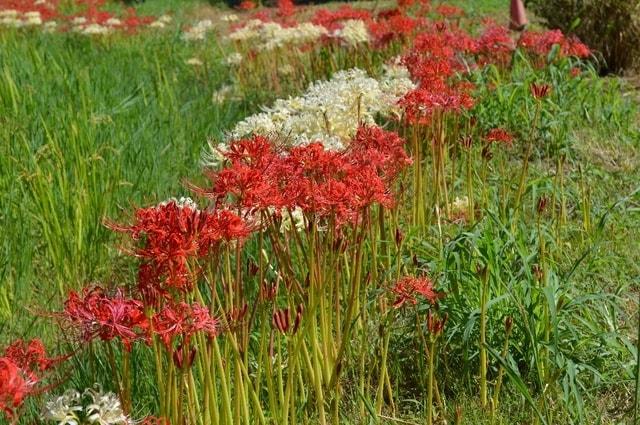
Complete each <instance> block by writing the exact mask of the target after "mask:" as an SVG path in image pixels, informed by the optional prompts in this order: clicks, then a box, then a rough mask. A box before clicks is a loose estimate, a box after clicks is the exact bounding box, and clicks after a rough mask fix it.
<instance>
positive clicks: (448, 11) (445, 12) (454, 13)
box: [436, 4, 464, 18]
mask: <svg viewBox="0 0 640 425" xmlns="http://www.w3.org/2000/svg"><path fill="white" fill-rule="evenodd" d="M436 12H438V13H439V14H440V15H442V16H444V17H445V18H458V17H460V16H463V15H464V10H462V9H460V8H459V7H456V6H451V5H448V4H441V5H439V6H438V7H437V8H436Z"/></svg>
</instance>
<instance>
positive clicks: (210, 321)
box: [152, 302, 222, 348]
mask: <svg viewBox="0 0 640 425" xmlns="http://www.w3.org/2000/svg"><path fill="white" fill-rule="evenodd" d="M152 325H153V333H154V334H155V335H157V336H158V337H159V338H160V340H161V341H162V342H163V343H164V344H165V346H166V347H168V348H170V347H172V346H173V343H174V342H175V341H176V340H177V339H178V338H180V339H181V341H182V345H183V346H188V345H189V341H190V340H191V337H192V336H193V335H195V334H196V333H198V332H203V333H204V334H205V335H207V336H209V337H211V338H215V337H216V336H218V335H219V334H220V333H221V332H222V327H221V325H220V321H219V320H218V319H217V318H215V317H212V316H211V314H210V313H209V309H208V308H206V307H202V306H200V305H199V304H191V305H190V304H187V303H184V302H181V303H176V304H168V305H166V306H165V307H164V308H163V309H162V310H161V311H160V312H159V313H157V314H156V315H154V316H153V318H152Z"/></svg>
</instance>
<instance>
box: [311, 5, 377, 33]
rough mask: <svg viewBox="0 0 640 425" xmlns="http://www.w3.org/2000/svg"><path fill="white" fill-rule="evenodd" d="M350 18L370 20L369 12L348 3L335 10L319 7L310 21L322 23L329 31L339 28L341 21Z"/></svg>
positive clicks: (317, 23)
mask: <svg viewBox="0 0 640 425" xmlns="http://www.w3.org/2000/svg"><path fill="white" fill-rule="evenodd" d="M351 19H356V20H361V21H365V22H368V21H369V20H371V12H369V11H368V10H365V9H354V8H353V7H351V6H349V5H343V6H340V7H339V8H338V9H337V10H329V9H319V10H318V11H317V12H316V13H315V15H313V18H311V22H312V23H314V24H316V25H322V26H323V27H325V28H327V29H328V30H330V31H334V30H337V29H339V28H340V26H341V24H340V23H341V21H348V20H351Z"/></svg>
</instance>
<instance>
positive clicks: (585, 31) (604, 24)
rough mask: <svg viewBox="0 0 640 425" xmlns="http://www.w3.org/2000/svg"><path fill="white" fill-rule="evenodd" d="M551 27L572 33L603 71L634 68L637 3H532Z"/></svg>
mask: <svg viewBox="0 0 640 425" xmlns="http://www.w3.org/2000/svg"><path fill="white" fill-rule="evenodd" d="M531 4H532V9H533V10H534V11H535V12H536V13H537V14H538V15H540V16H541V17H542V18H544V19H545V21H546V23H547V25H549V26H550V27H551V28H558V29H561V30H562V31H563V32H565V33H574V34H575V35H577V36H578V37H579V38H580V39H581V40H582V41H584V42H585V43H587V45H589V46H590V47H591V48H593V49H595V50H596V51H597V52H599V54H601V55H602V59H604V64H603V69H604V70H606V71H610V72H620V71H622V70H624V69H627V68H629V67H631V66H632V65H635V64H636V63H635V61H636V58H637V56H638V52H639V51H640V50H639V49H640V16H639V13H640V2H638V1H637V0H631V1H629V0H531Z"/></svg>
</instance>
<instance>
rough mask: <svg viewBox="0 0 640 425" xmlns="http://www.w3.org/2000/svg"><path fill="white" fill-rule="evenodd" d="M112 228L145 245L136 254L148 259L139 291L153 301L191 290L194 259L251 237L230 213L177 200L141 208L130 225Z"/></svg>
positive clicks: (239, 221) (246, 229)
mask: <svg viewBox="0 0 640 425" xmlns="http://www.w3.org/2000/svg"><path fill="white" fill-rule="evenodd" d="M108 226H109V227H111V228H112V229H114V230H116V231H121V232H126V233H128V234H130V235H131V237H132V239H133V240H134V241H141V242H142V246H141V247H140V248H138V249H137V250H136V251H135V255H137V256H138V257H141V258H143V259H144V261H143V265H142V267H141V269H140V278H141V279H140V282H139V283H140V288H139V289H140V290H141V291H142V292H143V293H146V294H148V295H150V296H151V298H152V299H154V298H156V296H157V295H161V294H162V292H163V291H164V290H167V289H177V290H179V291H188V290H191V288H192V287H193V283H194V282H193V275H194V274H195V273H196V272H197V270H193V269H191V270H190V269H189V266H190V264H189V260H190V259H194V258H198V257H206V256H207V255H208V254H209V252H211V251H212V250H213V249H215V248H217V247H218V246H219V245H220V243H222V242H224V241H231V240H239V239H243V238H244V237H246V236H247V235H248V234H249V229H248V228H247V226H246V225H245V223H244V222H243V221H242V220H241V219H240V217H238V216H237V215H235V214H233V213H232V212H230V211H227V210H216V211H201V210H199V209H198V208H197V207H196V206H195V205H191V204H187V203H185V204H184V205H181V204H180V203H178V202H177V201H173V200H172V201H169V202H166V203H162V204H160V205H157V206H154V207H150V208H141V209H138V210H137V211H136V216H135V222H134V224H132V225H130V226H120V225H117V224H114V223H108ZM191 266H193V265H191Z"/></svg>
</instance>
